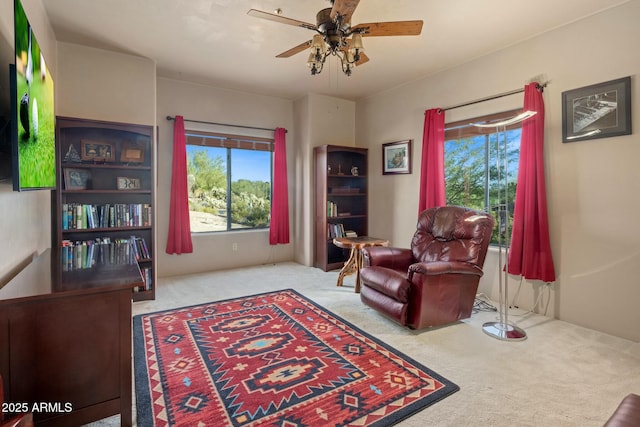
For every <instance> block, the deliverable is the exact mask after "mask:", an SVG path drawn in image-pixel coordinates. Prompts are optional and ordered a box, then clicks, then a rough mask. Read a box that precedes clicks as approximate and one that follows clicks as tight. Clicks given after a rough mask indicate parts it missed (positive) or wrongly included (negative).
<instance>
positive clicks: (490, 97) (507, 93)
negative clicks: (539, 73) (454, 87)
mask: <svg viewBox="0 0 640 427" xmlns="http://www.w3.org/2000/svg"><path fill="white" fill-rule="evenodd" d="M548 84H549V82H544V83H542V84H541V83H536V87H537V88H538V90H541V91H544V88H545V87H547V85H548ZM522 92H524V88H522V89H514V90H510V91H509V92H503V93H499V94H497V95H492V96H487V97H485V98H480V99H476V100H475V101H469V102H465V103H464V104H458V105H452V106H449V107H446V108H440V111H447V110H453V109H454V108H460V107H466V106H467V105H473V104H479V103H480V102H485V101H491V100H493V99H498V98H503V97H505V96H509V95H515V94H516V93H522Z"/></svg>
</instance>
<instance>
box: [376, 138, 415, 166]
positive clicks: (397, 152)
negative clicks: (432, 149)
mask: <svg viewBox="0 0 640 427" xmlns="http://www.w3.org/2000/svg"><path fill="white" fill-rule="evenodd" d="M411 142H412V140H411V139H407V140H406V141H398V142H389V143H387V144H382V174H383V175H392V174H400V173H411Z"/></svg>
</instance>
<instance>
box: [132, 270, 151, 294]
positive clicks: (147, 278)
mask: <svg viewBox="0 0 640 427" xmlns="http://www.w3.org/2000/svg"><path fill="white" fill-rule="evenodd" d="M140 272H141V273H142V280H144V286H136V287H135V288H133V291H134V292H144V291H150V290H151V289H153V283H152V280H153V274H151V267H145V268H141V269H140Z"/></svg>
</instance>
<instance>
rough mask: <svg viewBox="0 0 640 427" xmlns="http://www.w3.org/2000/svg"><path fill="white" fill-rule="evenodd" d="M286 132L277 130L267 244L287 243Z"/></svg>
mask: <svg viewBox="0 0 640 427" xmlns="http://www.w3.org/2000/svg"><path fill="white" fill-rule="evenodd" d="M286 134H287V131H286V129H284V128H277V129H276V132H275V143H274V145H275V148H274V150H273V151H274V152H273V200H272V201H271V221H270V226H269V244H271V245H277V244H278V243H289V186H288V184H287V143H286Z"/></svg>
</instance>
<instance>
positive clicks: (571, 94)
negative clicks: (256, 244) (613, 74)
mask: <svg viewBox="0 0 640 427" xmlns="http://www.w3.org/2000/svg"><path fill="white" fill-rule="evenodd" d="M629 134H631V77H624V78H621V79H617V80H611V81H608V82H604V83H598V84H595V85H591V86H585V87H581V88H579V89H573V90H568V91H566V92H562V142H574V141H584V140H588V139H596V138H608V137H611V136H620V135H629Z"/></svg>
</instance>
